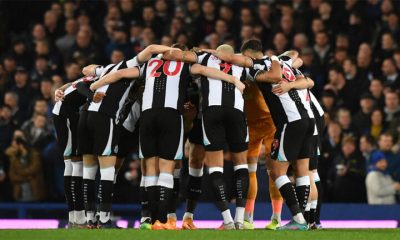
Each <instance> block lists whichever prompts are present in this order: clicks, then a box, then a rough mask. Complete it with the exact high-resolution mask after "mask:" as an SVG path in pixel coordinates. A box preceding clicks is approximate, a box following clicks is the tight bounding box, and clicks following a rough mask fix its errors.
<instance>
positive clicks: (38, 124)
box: [21, 114, 53, 152]
mask: <svg viewBox="0 0 400 240" xmlns="http://www.w3.org/2000/svg"><path fill="white" fill-rule="evenodd" d="M46 122H47V117H46V115H41V114H36V115H33V117H32V119H30V120H28V121H26V122H25V123H24V124H23V125H22V127H21V130H22V131H24V135H25V136H26V140H27V141H28V142H29V143H31V145H32V147H34V148H35V149H36V150H38V151H39V152H41V151H42V150H43V149H44V148H45V147H46V145H47V144H48V143H49V142H51V140H53V134H52V129H51V126H49V125H46Z"/></svg>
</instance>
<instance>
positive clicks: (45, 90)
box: [39, 78, 54, 109]
mask: <svg viewBox="0 0 400 240" xmlns="http://www.w3.org/2000/svg"><path fill="white" fill-rule="evenodd" d="M53 92H54V89H53V82H52V81H51V80H50V79H47V78H45V79H43V80H42V81H41V82H40V97H39V98H40V99H43V100H45V101H46V102H47V106H48V109H53Z"/></svg>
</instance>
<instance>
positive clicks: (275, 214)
mask: <svg viewBox="0 0 400 240" xmlns="http://www.w3.org/2000/svg"><path fill="white" fill-rule="evenodd" d="M273 219H275V220H277V221H278V222H279V223H280V222H281V215H280V214H278V213H273V214H272V216H271V220H273Z"/></svg>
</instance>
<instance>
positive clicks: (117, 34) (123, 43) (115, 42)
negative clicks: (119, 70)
mask: <svg viewBox="0 0 400 240" xmlns="http://www.w3.org/2000/svg"><path fill="white" fill-rule="evenodd" d="M115 49H118V50H120V51H122V52H123V53H124V56H126V57H127V58H128V59H130V58H132V57H133V56H134V54H133V51H132V49H133V47H132V45H131V44H130V42H129V40H128V36H127V34H126V32H125V30H124V28H122V27H119V28H115V29H114V31H113V33H112V38H111V41H110V42H109V43H108V45H107V46H106V57H107V58H108V59H110V58H111V54H112V52H113V51H114V50H115Z"/></svg>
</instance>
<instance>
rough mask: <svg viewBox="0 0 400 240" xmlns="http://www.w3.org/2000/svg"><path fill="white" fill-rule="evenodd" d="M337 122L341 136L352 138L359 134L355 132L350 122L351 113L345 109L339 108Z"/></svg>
mask: <svg viewBox="0 0 400 240" xmlns="http://www.w3.org/2000/svg"><path fill="white" fill-rule="evenodd" d="M337 121H338V123H339V124H340V127H341V128H342V133H343V135H349V136H353V137H355V138H356V137H358V135H359V133H358V132H357V130H356V128H355V126H354V124H353V122H352V120H351V113H350V111H349V110H348V109H346V108H340V109H339V110H338V113H337Z"/></svg>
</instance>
